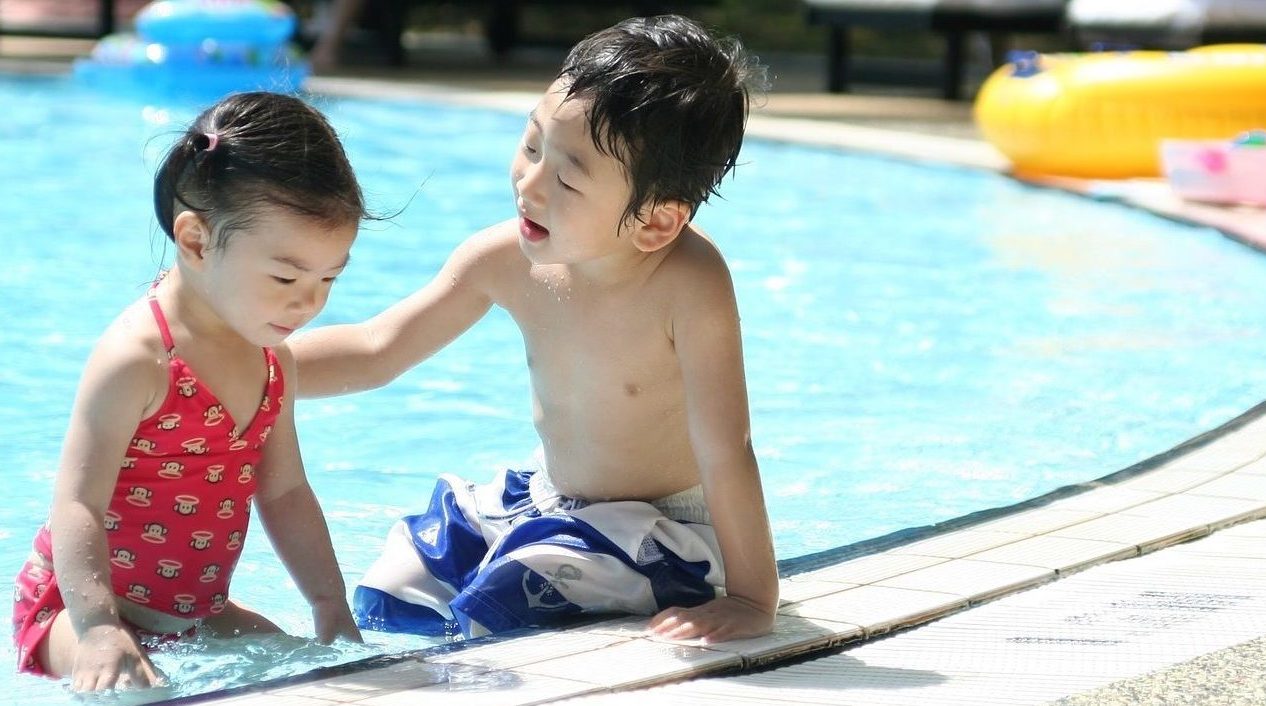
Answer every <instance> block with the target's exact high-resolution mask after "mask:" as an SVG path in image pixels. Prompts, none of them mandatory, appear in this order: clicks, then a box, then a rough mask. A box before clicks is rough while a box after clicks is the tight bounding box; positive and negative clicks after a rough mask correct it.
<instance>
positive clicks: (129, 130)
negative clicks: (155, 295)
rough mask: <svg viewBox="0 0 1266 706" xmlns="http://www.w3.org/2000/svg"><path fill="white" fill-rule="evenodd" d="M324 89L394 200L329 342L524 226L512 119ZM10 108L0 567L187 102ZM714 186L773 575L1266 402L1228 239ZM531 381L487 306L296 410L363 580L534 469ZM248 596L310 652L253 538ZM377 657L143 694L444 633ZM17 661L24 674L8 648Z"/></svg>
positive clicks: (197, 668) (979, 182) (7, 649)
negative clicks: (719, 190) (392, 547)
mask: <svg viewBox="0 0 1266 706" xmlns="http://www.w3.org/2000/svg"><path fill="white" fill-rule="evenodd" d="M314 102H315V103H316V104H317V105H319V107H321V108H322V109H324V110H325V111H326V112H327V113H328V115H329V116H330V118H331V119H332V121H333V122H334V124H335V125H336V127H337V128H338V129H339V131H340V133H341V134H342V135H343V137H344V139H345V141H346V145H347V148H348V150H349V153H350V155H351V158H352V161H353V163H354V164H355V166H356V167H357V169H358V171H359V173H360V175H361V178H362V180H363V183H364V186H365V190H366V192H367V194H368V196H369V200H370V203H371V205H372V207H373V208H375V209H376V210H378V211H379V212H396V211H400V213H399V214H398V215H396V216H395V217H394V218H393V219H392V221H391V222H390V223H374V224H369V225H367V226H366V227H365V228H364V229H362V232H361V236H360V238H359V240H358V241H357V243H356V245H355V247H354V248H353V258H352V263H351V266H350V267H349V268H348V270H347V272H346V273H345V274H344V275H343V276H342V277H341V278H340V280H339V283H338V284H337V286H336V287H335V290H334V294H333V296H332V298H331V300H330V303H329V305H328V307H327V308H326V310H325V312H324V313H323V315H322V316H321V318H320V319H319V320H318V322H317V323H318V324H325V323H334V322H345V321H357V320H360V319H363V318H365V317H367V316H370V315H372V314H374V313H375V312H377V311H379V310H381V309H382V308H383V307H385V306H387V305H389V304H391V303H392V302H394V301H396V300H398V299H399V298H401V297H403V296H405V295H406V294H408V293H410V292H412V291H413V290H415V289H416V288H417V287H419V286H420V285H422V284H423V283H424V282H426V281H427V279H428V278H429V277H430V276H431V275H432V274H433V273H434V272H435V271H436V270H437V268H438V267H439V266H440V264H441V263H442V261H443V259H444V258H445V257H446V255H447V254H448V252H449V251H450V250H451V249H452V248H453V246H454V245H456V244H457V243H458V242H460V241H461V239H462V238H463V237H465V236H466V235H467V234H469V233H470V232H473V231H474V230H476V229H478V228H481V227H483V226H485V225H488V224H490V223H493V222H495V221H498V220H501V219H503V218H506V217H509V216H511V215H513V210H512V203H511V197H510V191H509V182H508V177H507V172H508V167H507V165H508V162H509V159H510V156H511V154H512V152H513V150H514V149H515V145H516V141H517V139H518V135H519V132H520V129H521V126H522V122H523V116H518V115H506V114H501V113H496V112H490V111H484V110H474V109H460V108H452V107H441V106H437V105H429V104H423V103H411V102H393V101H385V100H384V101H374V100H360V99H356V100H353V99H335V98H324V97H319V98H316V99H314ZM0 105H3V106H4V107H5V108H4V114H3V117H0V183H3V184H4V185H5V189H4V192H3V194H2V195H0V224H3V225H2V226H0V227H2V228H3V238H2V240H0V242H2V243H3V247H4V255H5V259H4V266H3V267H0V320H3V321H4V322H5V326H3V327H0V351H2V355H3V365H0V400H2V402H0V452H2V453H3V455H4V459H5V463H6V465H7V469H6V477H7V478H8V479H9V482H8V483H7V492H8V494H9V496H10V498H9V500H8V501H7V502H5V503H4V504H3V505H0V538H2V539H3V543H2V545H0V547H2V550H3V553H2V556H0V558H2V559H3V561H0V565H3V566H8V567H9V570H10V571H12V572H14V573H16V571H17V569H18V567H19V566H20V565H21V563H22V561H23V559H24V557H25V555H26V552H27V551H28V548H29V546H30V545H29V542H30V539H31V536H32V534H33V533H34V531H35V529H36V527H37V526H38V524H39V523H40V522H41V521H42V520H43V519H44V517H45V515H46V513H47V508H48V504H49V499H50V495H51V486H52V480H53V475H54V469H55V467H56V464H57V456H58V452H59V446H60V442H61V435H62V433H63V431H64V429H65V425H66V420H67V415H68V411H69V408H70V404H71V400H72V397H73V394H74V389H75V385H76V383H77V379H78V375H79V373H80V370H81V368H82V365H83V362H84V359H85V358H86V356H87V354H88V352H89V350H90V348H91V346H92V344H93V341H94V340H95V338H96V336H97V335H98V334H99V333H100V331H101V330H102V329H103V328H104V327H105V325H106V324H107V323H108V322H109V321H110V320H111V318H112V317H114V316H115V315H116V313H117V312H118V311H119V310H120V309H122V308H123V307H124V306H125V305H126V304H127V303H128V302H129V301H131V300H133V299H134V298H136V297H138V296H140V295H142V294H143V292H144V290H145V288H146V286H147V284H148V282H150V281H151V279H152V278H153V277H154V275H155V273H156V272H157V271H158V269H159V268H160V266H161V265H162V264H163V263H165V262H168V261H169V260H170V253H169V250H168V249H167V248H165V247H164V240H163V239H162V237H161V235H160V234H159V233H158V231H157V229H156V228H155V225H154V220H153V217H152V216H151V212H150V209H151V206H150V179H151V173H152V170H153V168H154V166H155V165H156V163H157V160H158V157H159V155H160V154H161V152H162V151H163V150H164V149H165V148H166V146H167V145H168V143H169V141H170V139H171V137H172V135H173V134H174V132H175V131H176V130H177V129H178V127H179V126H180V125H182V124H183V123H185V122H186V121H187V120H189V119H190V118H191V117H192V116H193V114H194V113H195V112H196V110H195V109H194V107H192V106H176V107H169V108H165V109H159V108H152V107H149V108H147V107H144V106H143V105H141V104H139V103H135V102H129V101H126V100H122V99H112V98H109V97H105V96H102V95H98V94H90V93H86V92H84V91H82V90H80V89H78V88H76V87H75V86H74V85H73V84H71V83H69V82H67V81H64V80H60V79H46V78H13V77H10V78H0ZM723 194H724V196H725V199H724V200H717V201H715V202H714V203H711V204H708V205H707V206H705V207H704V208H703V210H702V211H701V213H700V214H699V217H698V222H699V223H700V224H701V225H702V226H703V227H704V228H705V229H706V230H708V231H709V232H711V233H712V234H713V235H714V236H715V238H716V241H717V243H718V244H719V246H720V247H721V249H722V250H723V252H724V253H725V254H726V256H727V258H728V259H729V261H730V263H731V266H732V269H733V272H734V277H735V284H736V288H737V292H738V298H739V305H740V308H741V310H742V314H743V325H744V343H745V348H746V350H745V352H746V358H747V372H748V387H749V391H750V397H751V408H752V426H753V434H754V439H755V445H756V451H757V455H758V457H759V459H760V464H761V471H762V476H763V478H764V484H765V492H766V495H767V500H768V506H769V513H770V516H771V518H772V522H773V528H774V532H775V538H776V543H777V550H778V554H779V556H780V557H783V558H787V557H795V556H798V555H803V554H806V553H810V552H814V551H818V550H823V549H827V548H831V547H837V546H841V545H845V544H849V543H853V542H857V541H860V540H864V539H867V538H874V537H877V536H880V535H883V534H886V533H889V532H893V531H896V530H900V529H902V528H909V527H914V526H921V525H927V524H931V523H935V522H938V521H942V520H946V519H949V518H954V517H958V516H961V515H964V514H966V513H970V512H973V511H977V510H982V509H986V508H991V507H997V506H1000V505H1007V504H1011V503H1015V502H1018V501H1022V500H1024V499H1027V498H1031V497H1034V496H1036V495H1038V494H1041V493H1044V492H1047V491H1050V490H1052V489H1054V488H1057V487H1060V486H1064V485H1067V484H1071V483H1078V482H1083V481H1086V480H1090V479H1093V478H1097V477H1099V476H1102V475H1105V474H1107V473H1109V472H1111V471H1114V470H1117V469H1119V468H1122V467H1125V466H1128V465H1130V464H1133V463H1135V462H1137V461H1139V460H1141V459H1144V458H1146V457H1148V456H1151V455H1153V454H1156V453H1158V452H1160V451H1163V450H1165V449H1167V448H1169V447H1171V446H1172V445H1174V444H1176V443H1178V442H1181V441H1183V440H1185V439H1187V438H1189V437H1191V436H1193V435H1195V434H1197V433H1199V432H1201V431H1204V430H1206V429H1208V428H1210V427H1213V426H1215V425H1217V424H1220V423H1222V422H1223V421H1225V420H1227V419H1229V418H1231V417H1233V416H1235V415H1236V414H1238V413H1240V412H1242V411H1243V410H1245V409H1247V408H1248V407H1250V406H1252V405H1253V404H1254V403H1256V402H1257V401H1258V400H1260V399H1262V397H1263V391H1266V366H1263V365H1261V361H1262V359H1263V353H1264V352H1266V327H1264V326H1263V322H1262V314H1261V312H1263V311H1266V287H1263V286H1261V283H1262V282H1264V281H1266V259H1264V258H1261V257H1260V256H1258V255H1256V254H1254V253H1252V252H1250V251H1248V250H1246V249H1244V248H1243V247H1241V246H1238V245H1236V244H1233V243H1231V242H1229V241H1227V240H1226V239H1224V238H1222V237H1221V236H1220V235H1218V234H1216V233H1214V232H1211V231H1208V230H1204V229H1198V228H1191V227H1185V226H1181V225H1177V224H1174V223H1170V222H1167V221H1164V220H1160V219H1157V218H1154V217H1151V216H1149V215H1146V214H1143V213H1140V212H1137V211H1133V210H1129V209H1126V208H1121V207H1117V206H1114V205H1110V204H1102V203H1095V202H1092V201H1088V200H1083V199H1079V198H1074V197H1070V196H1066V195H1063V194H1060V193H1055V192H1049V191H1041V190H1034V189H1031V188H1026V187H1024V186H1021V185H1018V184H1016V183H1013V182H1011V181H1009V180H1007V179H1004V178H1001V177H998V176H995V175H992V174H987V173H979V172H974V171H966V170H959V169H952V168H942V167H936V166H927V165H921V164H914V163H907V162H901V161H891V160H886V159H880V158H874V157H867V156H859V155H855V154H848V153H842V152H836V151H831V150H825V149H812V148H807V147H798V146H792V145H787V144H777V143H770V142H756V141H753V142H751V143H750V144H749V145H748V146H747V147H746V148H745V150H744V154H743V158H742V165H741V166H740V167H739V169H738V170H737V173H736V175H735V177H734V178H733V179H731V180H727V182H726V183H725V184H724V186H723ZM401 209H403V210H401ZM527 382H528V381H527V375H526V371H525V366H524V361H523V347H522V342H521V340H520V338H519V336H518V333H517V331H516V330H515V328H514V326H513V324H512V322H511V321H510V320H509V318H508V317H507V316H505V315H504V314H503V313H501V312H499V311H494V312H493V313H492V314H490V315H489V316H488V317H487V318H486V319H485V320H484V321H482V322H481V323H480V324H479V325H477V326H476V327H475V328H474V329H473V330H472V331H471V332H469V333H468V334H467V335H465V336H463V337H462V338H461V339H459V340H458V341H457V342H456V343H455V344H453V345H452V346H450V347H449V348H448V349H446V350H444V351H442V352H441V353H440V354H438V355H437V356H435V357H434V358H433V359H431V360H430V361H428V362H426V363H425V364H423V365H421V366H419V367H418V368H416V369H415V370H413V371H411V372H410V373H408V374H406V375H405V376H403V377H402V378H401V379H399V380H398V381H396V382H395V383H394V384H392V385H390V386H388V387H387V388H385V389H382V390H379V391H375V392H372V393H366V394H361V395H356V396H349V397H342V398H336V399H329V400H322V401H304V402H301V403H300V404H299V407H298V416H299V427H300V428H299V432H300V435H301V441H302V446H303V452H304V457H305V460H306V462H307V467H308V472H309V475H310V477H311V480H312V483H313V486H314V487H315V488H316V491H317V493H318V495H319V497H320V498H321V500H322V503H323V505H324V507H325V510H326V513H327V515H328V520H329V523H330V526H331V531H332V533H333V537H334V543H335V547H336V549H337V551H338V554H339V559H340V563H341V566H342V568H343V571H344V575H345V577H346V580H347V583H348V586H349V590H350V587H351V586H352V585H354V584H355V582H356V580H357V578H358V577H359V576H360V574H361V572H362V571H363V570H364V569H365V568H366V567H367V566H368V565H369V563H370V562H371V561H372V560H373V559H374V558H375V557H376V555H377V554H378V551H379V548H380V547H381V545H382V541H383V537H384V535H385V533H386V531H387V529H388V527H389V526H390V525H391V523H392V522H393V521H394V520H395V519H396V518H397V517H398V516H399V515H401V514H403V513H406V512H410V511H415V510H417V509H418V508H420V507H422V505H423V503H424V502H425V501H426V499H427V497H428V495H429V493H430V489H431V485H432V480H433V478H434V477H435V475H436V474H437V473H440V472H455V473H459V474H462V475H465V476H470V477H475V478H483V477H487V476H489V475H490V474H491V473H492V472H493V471H494V470H495V469H497V468H498V467H503V466H506V465H515V464H517V463H519V462H520V461H521V460H523V459H524V458H526V457H527V456H528V455H529V454H530V452H531V451H532V449H533V447H534V445H535V443H536V441H535V436H534V432H533V430H532V426H531V419H530V408H529V398H528V392H527ZM647 443H654V440H653V439H648V440H647ZM629 471H630V472H631V473H636V472H637V468H636V460H635V459H634V460H632V462H631V466H630V469H629ZM233 590H234V596H235V597H236V598H237V599H238V600H240V601H243V602H245V603H247V604H249V605H251V606H253V607H255V608H257V609H259V610H261V611H262V612H264V613H265V614H266V615H268V616H270V617H271V618H273V619H274V620H276V621H277V622H279V623H280V624H281V625H282V626H283V627H285V628H286V629H287V630H289V631H291V632H293V633H295V634H296V635H301V636H302V635H309V634H311V620H310V617H309V615H308V612H307V609H306V606H305V605H304V603H303V601H302V599H301V598H300V597H299V596H298V594H297V592H296V591H295V590H293V583H292V582H291V581H290V579H289V577H288V576H287V575H286V573H285V571H284V570H283V568H282V567H281V566H280V564H279V562H278V561H277V560H276V559H275V558H274V555H273V554H272V552H271V549H270V548H269V547H268V543H267V540H266V539H265V537H264V535H263V533H262V532H261V531H259V530H258V528H256V529H255V530H254V531H253V533H252V534H251V538H250V540H249V541H248V543H247V547H246V552H245V554H244V556H243V558H242V561H241V563H240V565H239V567H238V571H237V574H236V578H235V580H234V583H233ZM367 638H368V639H369V644H367V645H365V646H350V645H335V646H330V647H323V646H319V645H315V644H313V643H311V642H310V641H308V640H306V639H300V638H285V637H274V638H263V639H261V638H253V639H243V640H237V641H227V642H226V641H222V640H210V639H206V638H194V639H192V640H188V641H185V642H182V643H177V644H175V645H171V646H169V647H167V648H165V649H164V650H162V651H160V653H159V654H158V655H157V657H156V659H157V662H158V664H159V666H160V667H161V668H163V669H164V670H165V671H167V672H168V674H169V676H170V677H171V681H172V687H170V688H169V689H167V690H164V691H161V692H157V693H152V694H150V695H149V696H148V698H153V697H155V696H170V695H173V694H176V695H178V694H188V693H197V692H201V691H207V690H211V689H216V688H221V687H224V686H226V685H234V684H242V683H252V682H256V681H259V680H262V679H267V678H272V677H276V676H283V675H287V674H294V673H297V672H301V671H304V670H306V669H309V668H312V667H314V666H321V665H329V664H336V663H341V662H347V661H351V660H355V659H359V658H363V657H367V656H370V655H374V654H378V653H381V652H385V651H394V650H402V649H409V648H418V647H424V646H426V645H427V644H428V643H426V642H424V641H420V640H419V639H417V638H410V637H400V636H383V635H376V634H369V635H367ZM3 652H4V659H6V660H8V661H9V662H10V663H12V661H13V650H12V647H11V646H10V645H9V644H8V643H7V642H6V643H5V645H4V650H3ZM0 672H2V673H4V674H7V676H3V677H0V690H2V691H3V693H5V694H7V695H10V696H11V699H10V700H11V701H12V702H13V703H23V704H36V703H62V702H65V701H66V700H68V698H69V697H68V696H67V695H66V692H65V691H64V687H63V686H62V685H60V684H56V683H53V682H48V681H44V680H39V679H35V678H31V677H19V676H16V675H12V674H9V673H8V672H3V670H0ZM100 698H102V700H104V701H107V702H111V701H119V699H120V698H121V697H100ZM135 698H136V697H135V696H133V697H127V698H125V699H123V700H124V701H129V702H130V701H134V700H135Z"/></svg>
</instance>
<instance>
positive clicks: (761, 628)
mask: <svg viewBox="0 0 1266 706" xmlns="http://www.w3.org/2000/svg"><path fill="white" fill-rule="evenodd" d="M649 628H650V631H651V632H653V633H655V634H656V635H658V636H660V637H665V638H668V639H670V640H695V639H698V640H702V641H703V642H704V643H705V644H706V643H715V642H725V641H726V640H741V639H743V638H746V637H758V636H760V635H765V634H767V633H769V631H771V630H773V629H774V614H773V613H771V612H768V611H765V610H763V609H761V608H758V607H756V606H754V605H752V604H751V603H750V602H748V601H744V600H743V599H741V598H733V597H731V596H722V597H720V598H717V599H715V600H711V601H708V602H707V603H704V604H703V605H701V606H695V607H694V608H669V609H667V610H663V611H660V612H659V613H658V614H657V615H655V617H653V618H651V622H650V626H649Z"/></svg>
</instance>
